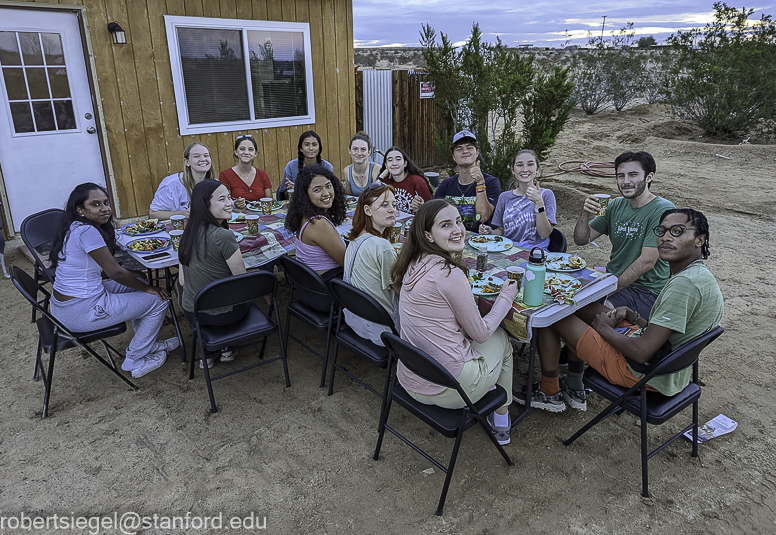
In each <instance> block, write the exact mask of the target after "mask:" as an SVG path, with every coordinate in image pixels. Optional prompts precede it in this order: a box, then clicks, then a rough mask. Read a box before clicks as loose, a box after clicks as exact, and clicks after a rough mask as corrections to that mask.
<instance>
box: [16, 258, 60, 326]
mask: <svg viewBox="0 0 776 535" xmlns="http://www.w3.org/2000/svg"><path fill="white" fill-rule="evenodd" d="M11 281H12V282H13V285H14V286H16V289H17V290H19V293H21V294H22V296H23V297H24V298H25V299H26V300H27V301H29V303H30V304H31V305H32V308H33V309H34V310H36V311H38V312H39V313H40V314H41V315H42V316H43V317H42V318H38V319H37V323H38V331H39V332H41V333H43V332H52V331H53V330H54V329H53V327H51V326H45V325H42V324H41V322H47V323H49V324H53V325H55V326H56V327H57V329H58V330H59V331H61V333H62V335H64V336H66V337H68V338H75V335H74V334H73V333H72V331H70V329H68V328H67V327H65V326H64V325H63V324H62V322H61V321H59V320H58V319H57V318H55V317H54V316H53V315H52V314H51V312H49V311H48V310H46V309H45V307H43V305H41V304H40V303H39V302H38V292H42V291H43V290H42V289H41V287H40V284H39V283H38V282H37V281H36V280H35V279H33V278H32V277H31V276H29V275H28V274H27V272H25V271H24V270H23V269H22V268H20V267H19V266H13V267H11Z"/></svg>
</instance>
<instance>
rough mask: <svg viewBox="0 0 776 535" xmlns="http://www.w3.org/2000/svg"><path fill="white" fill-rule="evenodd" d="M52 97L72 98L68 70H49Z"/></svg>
mask: <svg viewBox="0 0 776 535" xmlns="http://www.w3.org/2000/svg"><path fill="white" fill-rule="evenodd" d="M48 75H49V83H50V84H51V96H52V97H54V98H70V86H69V85H68V83H67V69H65V68H64V67H55V68H53V69H52V68H49V69H48Z"/></svg>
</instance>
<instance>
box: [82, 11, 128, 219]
mask: <svg viewBox="0 0 776 535" xmlns="http://www.w3.org/2000/svg"><path fill="white" fill-rule="evenodd" d="M112 16H113V13H112V12H109V10H108V8H107V6H106V4H105V1H104V0H91V1H90V4H89V6H88V13H87V17H88V21H89V24H90V26H91V27H92V28H100V27H102V26H103V25H106V26H107V24H108V22H110V21H111V20H112ZM90 38H91V41H92V51H93V53H94V63H95V68H96V69H97V82H98V83H99V86H100V97H101V100H102V114H103V118H104V120H105V130H106V131H107V135H108V147H109V148H110V155H111V166H112V168H113V169H112V170H113V180H114V182H115V184H116V192H115V194H116V199H114V201H115V202H116V203H117V205H118V206H117V213H118V215H120V216H121V217H128V214H134V213H135V191H134V189H133V188H132V175H131V173H130V170H129V158H128V157H127V139H126V137H127V136H126V132H125V130H124V118H123V116H122V114H121V96H120V95H119V87H118V81H117V79H116V76H117V75H116V68H115V62H114V58H113V44H112V42H111V37H110V34H109V33H108V32H107V31H104V32H102V31H92V32H90Z"/></svg>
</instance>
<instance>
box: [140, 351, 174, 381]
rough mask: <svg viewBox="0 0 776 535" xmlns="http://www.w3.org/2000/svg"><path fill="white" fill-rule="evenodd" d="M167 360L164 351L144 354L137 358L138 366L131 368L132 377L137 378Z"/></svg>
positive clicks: (160, 365)
mask: <svg viewBox="0 0 776 535" xmlns="http://www.w3.org/2000/svg"><path fill="white" fill-rule="evenodd" d="M166 360H167V353H165V352H164V351H158V352H156V353H151V354H149V355H146V356H145V357H143V358H142V359H138V363H139V365H138V367H137V368H135V369H134V370H132V377H134V378H135V379H139V378H141V377H143V376H144V375H146V374H149V373H151V372H152V371H154V370H156V369H158V368H161V367H162V365H163V364H164V363H165V361H166Z"/></svg>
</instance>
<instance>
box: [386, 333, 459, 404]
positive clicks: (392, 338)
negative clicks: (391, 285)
mask: <svg viewBox="0 0 776 535" xmlns="http://www.w3.org/2000/svg"><path fill="white" fill-rule="evenodd" d="M380 338H381V339H382V341H383V343H384V344H385V347H387V348H388V351H389V352H390V354H391V356H392V357H393V358H395V359H397V360H398V361H399V362H401V363H402V364H404V366H406V367H407V369H408V370H409V371H411V372H412V373H414V374H415V375H418V376H420V377H422V378H423V379H425V380H427V381H430V382H432V383H435V384H438V385H440V386H444V387H447V388H452V389H454V390H457V391H458V393H459V394H461V397H462V398H463V400H464V401H466V404H467V405H471V401H469V398H468V397H467V396H466V393H465V392H464V391H463V389H462V388H461V385H460V384H459V383H458V381H457V380H456V378H455V377H453V375H452V374H451V373H450V372H449V371H447V368H445V367H444V366H442V365H441V364H439V362H437V361H436V359H434V358H432V357H430V356H428V355H427V354H426V353H425V352H423V351H421V350H420V349H418V348H417V347H415V346H413V345H412V344H410V343H409V342H407V341H405V340H402V339H401V338H399V337H398V336H396V335H395V334H393V333H389V332H384V333H382V334H381V335H380Z"/></svg>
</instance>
